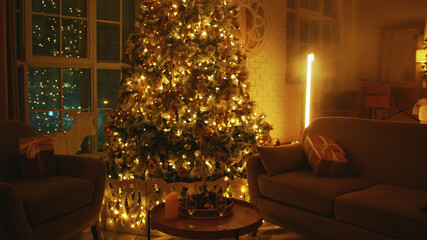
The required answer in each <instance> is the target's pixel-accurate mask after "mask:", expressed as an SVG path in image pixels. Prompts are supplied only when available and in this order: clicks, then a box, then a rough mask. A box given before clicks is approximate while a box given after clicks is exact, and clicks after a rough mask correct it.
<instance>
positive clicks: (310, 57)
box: [304, 53, 314, 128]
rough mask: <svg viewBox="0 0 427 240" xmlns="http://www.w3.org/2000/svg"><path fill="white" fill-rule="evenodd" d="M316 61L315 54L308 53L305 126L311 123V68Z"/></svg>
mask: <svg viewBox="0 0 427 240" xmlns="http://www.w3.org/2000/svg"><path fill="white" fill-rule="evenodd" d="M313 61H314V54H313V53H310V54H308V55H307V85H306V91H305V121H304V127H305V128H306V127H307V126H308V124H310V102H311V101H310V96H311V70H312V64H313Z"/></svg>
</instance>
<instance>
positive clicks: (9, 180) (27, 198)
mask: <svg viewBox="0 0 427 240" xmlns="http://www.w3.org/2000/svg"><path fill="white" fill-rule="evenodd" d="M34 136H36V132H35V131H34V130H33V129H32V128H31V126H29V125H28V124H26V123H24V122H21V121H14V120H2V121H0V239H2V240H7V239H11V240H12V239H13V240H27V239H33V240H36V239H42V240H48V239H67V238H70V237H73V236H75V235H77V234H78V233H79V232H81V231H83V230H85V229H86V228H89V227H90V228H91V230H92V234H93V237H94V239H102V234H101V231H100V228H99V217H98V214H99V210H100V208H101V204H102V199H103V195H104V188H105V181H106V174H107V171H106V166H105V164H104V162H102V161H101V160H98V159H94V158H90V157H83V156H76V155H54V157H53V161H54V166H55V172H54V174H53V175H51V176H46V177H31V178H29V177H26V176H24V175H23V171H22V162H20V161H19V158H20V156H19V139H20V138H24V137H34Z"/></svg>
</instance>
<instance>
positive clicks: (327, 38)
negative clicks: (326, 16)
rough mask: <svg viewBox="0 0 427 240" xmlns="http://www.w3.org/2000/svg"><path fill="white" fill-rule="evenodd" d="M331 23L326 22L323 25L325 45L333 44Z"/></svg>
mask: <svg viewBox="0 0 427 240" xmlns="http://www.w3.org/2000/svg"><path fill="white" fill-rule="evenodd" d="M331 31H332V27H331V23H328V22H324V23H323V34H322V35H323V44H328V45H329V44H331Z"/></svg>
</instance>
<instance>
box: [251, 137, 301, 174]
mask: <svg viewBox="0 0 427 240" xmlns="http://www.w3.org/2000/svg"><path fill="white" fill-rule="evenodd" d="M258 152H259V155H260V156H261V162H262V165H263V166H264V168H265V170H266V172H267V174H268V175H270V176H273V175H276V174H279V173H282V172H286V171H289V170H293V169H297V168H302V167H304V166H305V165H306V160H305V157H304V152H303V149H302V144H301V143H296V144H286V145H281V146H277V147H258Z"/></svg>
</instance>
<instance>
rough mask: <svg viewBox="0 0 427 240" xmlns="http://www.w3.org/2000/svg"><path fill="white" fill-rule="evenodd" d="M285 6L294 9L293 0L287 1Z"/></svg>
mask: <svg viewBox="0 0 427 240" xmlns="http://www.w3.org/2000/svg"><path fill="white" fill-rule="evenodd" d="M286 6H287V7H288V8H295V0H288V1H287V2H286Z"/></svg>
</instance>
